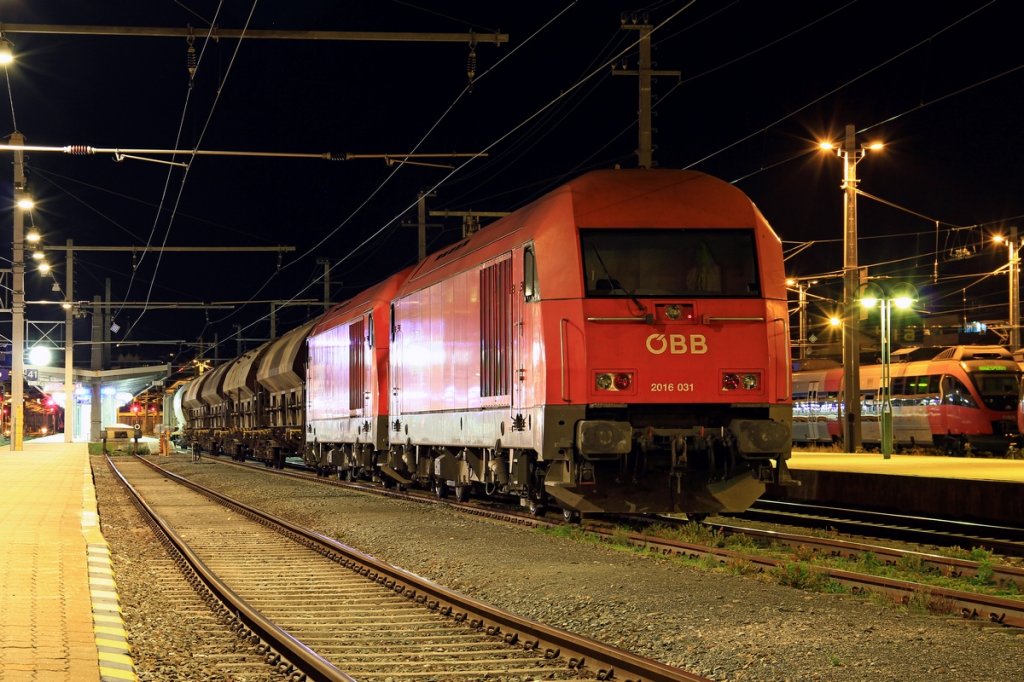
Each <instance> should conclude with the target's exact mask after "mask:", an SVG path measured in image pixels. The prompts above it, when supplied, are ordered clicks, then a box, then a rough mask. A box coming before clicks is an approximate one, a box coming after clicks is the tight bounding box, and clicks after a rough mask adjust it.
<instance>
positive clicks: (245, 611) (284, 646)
mask: <svg viewBox="0 0 1024 682" xmlns="http://www.w3.org/2000/svg"><path fill="white" fill-rule="evenodd" d="M140 459H141V458H140ZM106 460H107V465H108V466H109V467H110V470H111V472H112V473H113V474H114V476H115V477H116V478H117V479H118V480H119V481H120V482H121V485H122V486H124V488H125V490H127V491H128V493H129V494H130V495H131V498H132V501H133V502H134V503H135V506H136V507H137V508H138V509H139V511H141V512H142V513H143V515H144V516H145V517H146V519H147V520H148V521H149V523H150V525H151V526H153V527H154V530H157V531H158V534H159V535H161V536H162V537H163V539H165V540H166V544H168V545H169V547H170V548H171V549H173V551H174V552H176V553H177V554H178V555H179V556H180V557H181V559H182V562H183V565H182V568H183V569H185V568H187V569H188V570H190V571H191V572H192V574H193V575H194V576H195V578H197V579H198V581H201V583H202V587H205V591H207V592H208V593H209V594H210V595H212V597H213V598H215V599H216V600H217V601H218V602H220V603H221V604H223V605H224V606H225V607H227V608H228V609H230V611H231V612H232V613H233V617H234V619H235V620H236V621H237V624H236V626H235V627H236V629H238V630H239V632H240V635H245V636H246V637H247V638H249V639H250V641H251V638H252V637H257V638H258V639H259V641H261V642H263V643H264V646H266V647H267V652H266V654H265V655H266V659H267V662H268V663H269V664H272V665H275V666H276V667H278V669H279V671H281V672H283V673H285V674H287V672H289V671H288V670H287V666H289V665H291V666H293V667H294V668H295V669H297V670H299V671H301V673H302V674H304V675H305V676H306V677H307V678H308V679H310V680H316V681H318V682H320V681H323V682H356V680H355V679H354V678H352V677H350V676H349V675H347V674H345V673H344V672H342V671H341V670H339V669H338V668H336V667H335V666H334V665H332V664H331V663H330V662H328V661H327V660H325V659H324V658H323V657H321V656H320V655H319V654H317V653H315V652H314V651H312V650H311V649H309V647H307V646H306V645H305V644H303V643H302V642H299V641H298V640H296V639H295V638H294V637H292V636H291V635H290V634H289V633H287V632H285V631H284V630H282V629H281V628H279V627H277V626H276V625H275V624H274V623H273V622H272V621H270V620H268V619H267V618H266V617H265V616H263V614H261V613H260V612H259V611H258V610H256V609H254V608H253V607H252V606H250V605H249V603H248V602H246V601H245V600H244V599H242V598H241V597H240V596H239V595H238V594H236V593H235V592H234V591H233V590H232V589H231V588H230V587H228V586H227V585H226V584H224V583H223V582H222V581H221V580H220V579H219V578H218V577H217V576H216V574H215V573H213V572H212V571H211V570H210V569H209V568H208V567H207V566H206V564H205V563H204V562H203V561H202V559H200V558H199V557H198V556H196V555H195V553H194V552H193V551H192V550H191V548H190V547H189V546H188V544H187V543H185V541H184V540H182V539H181V537H180V536H179V535H178V534H177V533H176V532H175V531H174V529H173V528H171V527H170V526H169V525H168V524H167V523H166V522H165V521H164V520H163V519H162V518H161V517H160V516H159V515H158V514H157V513H156V512H155V511H154V510H153V509H152V507H150V506H149V504H148V503H147V502H146V500H145V499H143V497H142V495H141V494H140V493H139V492H138V491H137V490H136V489H135V488H134V487H133V486H132V484H131V483H129V482H128V480H127V479H126V478H125V477H124V475H123V474H122V473H121V472H120V470H118V468H117V466H116V465H115V464H114V462H113V460H112V459H111V458H110V456H107V457H106ZM143 461H145V460H143ZM182 562H179V563H182ZM190 582H192V583H193V586H194V587H195V588H196V589H200V585H199V584H197V583H196V582H194V581H190ZM246 629H247V630H248V631H246ZM275 652H276V653H275ZM275 656H276V659H275ZM282 659H283V660H282ZM282 668H284V669H282Z"/></svg>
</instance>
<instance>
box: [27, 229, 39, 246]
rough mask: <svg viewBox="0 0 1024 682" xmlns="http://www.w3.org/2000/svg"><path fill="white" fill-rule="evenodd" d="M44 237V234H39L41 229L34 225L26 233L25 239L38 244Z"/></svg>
mask: <svg viewBox="0 0 1024 682" xmlns="http://www.w3.org/2000/svg"><path fill="white" fill-rule="evenodd" d="M42 238H43V236H42V235H41V234H39V230H37V229H36V228H34V227H30V228H29V230H28V232H27V233H26V234H25V241H27V242H28V243H29V244H38V243H39V240H40V239H42Z"/></svg>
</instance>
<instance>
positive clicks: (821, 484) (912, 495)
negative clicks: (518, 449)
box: [766, 452, 1024, 527]
mask: <svg viewBox="0 0 1024 682" xmlns="http://www.w3.org/2000/svg"><path fill="white" fill-rule="evenodd" d="M789 467H790V470H791V471H792V474H793V478H795V479H796V480H798V481H800V483H801V485H800V487H798V488H786V489H781V490H780V489H776V488H773V489H771V490H770V491H769V494H768V495H766V497H768V498H771V499H779V500H791V501H794V502H813V503H816V504H823V505H829V506H836V507H843V506H853V507H858V508H867V509H875V510H878V511H887V512H896V513H904V514H915V515H919V516H941V517H946V518H958V519H963V520H967V521H976V522H981V523H991V524H997V525H1008V526H1015V527H1020V526H1022V525H1024V460H1020V459H994V458H978V457H938V456H928V455H899V454H894V455H892V457H891V458H890V459H884V458H883V457H882V455H880V454H878V453H866V454H865V453H857V454H850V453H820V452H794V453H793V457H792V458H791V459H790V460H789Z"/></svg>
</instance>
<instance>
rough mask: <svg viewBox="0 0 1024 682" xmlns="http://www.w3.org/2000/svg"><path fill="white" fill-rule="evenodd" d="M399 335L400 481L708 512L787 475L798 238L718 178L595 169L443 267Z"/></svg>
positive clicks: (607, 506) (730, 507)
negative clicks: (784, 244)
mask: <svg viewBox="0 0 1024 682" xmlns="http://www.w3.org/2000/svg"><path fill="white" fill-rule="evenodd" d="M376 319H378V321H379V316H377V318H376ZM388 339H389V341H390V384H391V386H390V406H389V414H388V433H389V439H388V441H389V450H388V452H387V453H386V459H385V460H384V461H383V462H382V469H381V470H382V472H383V473H384V474H386V475H389V476H391V477H392V478H394V479H395V481H397V482H398V483H402V484H408V483H412V482H416V483H419V484H424V485H431V486H433V487H434V488H435V490H437V491H438V492H439V493H442V494H443V493H444V492H445V491H446V490H448V489H451V488H454V490H455V491H456V493H457V494H460V495H463V494H466V493H467V492H469V491H471V490H473V491H474V492H478V493H484V494H494V493H506V494H512V495H516V496H519V497H520V498H521V501H522V503H523V504H524V505H527V506H529V507H531V508H532V509H533V510H539V509H540V508H542V507H543V506H545V505H547V504H553V505H556V506H558V507H560V508H561V509H562V510H563V511H564V512H565V513H566V515H567V516H572V515H575V514H577V513H578V512H588V513H589V512H685V513H689V514H694V515H702V514H707V513H712V512H721V511H740V510H743V509H746V508H747V507H748V506H749V505H750V504H751V502H753V501H754V500H755V499H756V498H757V497H759V496H760V495H761V494H762V492H763V491H764V489H765V482H766V481H769V480H771V479H773V477H774V478H775V480H777V481H783V482H784V481H785V480H786V479H787V475H786V474H787V471H786V466H785V461H786V459H788V457H789V455H790V451H791V443H792V441H791V420H792V401H791V395H790V366H789V362H790V356H789V327H788V314H787V308H786V291H785V284H784V272H783V263H782V250H781V245H780V242H779V239H778V237H777V236H776V235H775V233H774V232H773V231H772V229H771V227H770V226H769V225H768V223H767V222H766V220H765V219H764V217H763V216H762V215H761V213H760V212H759V211H758V210H757V208H756V207H755V206H754V205H753V203H752V202H751V201H750V199H749V198H747V197H746V196H745V195H744V194H743V193H742V192H740V191H739V190H737V189H736V188H735V187H733V186H731V185H729V184H728V183H725V182H722V181H720V180H717V179H714V178H712V177H709V176H706V175H703V174H700V173H695V172H689V171H670V170H615V171H597V172H593V173H589V174H587V175H584V176H582V177H581V178H579V179H577V180H575V181H572V182H570V183H569V184H567V185H565V186H563V187H561V188H559V189H557V190H555V191H553V192H552V193H550V194H548V195H546V196H545V197H543V198H541V199H540V200H538V201H536V202H534V203H532V204H530V205H528V206H526V207H525V208H523V209H520V210H519V211H517V212H515V213H513V214H511V215H510V216H508V217H506V218H503V219H502V220H500V221H498V222H496V223H494V224H493V225H491V226H488V227H487V228H485V229H483V230H481V231H480V232H477V233H475V234H473V235H471V236H470V237H468V238H466V239H464V240H462V241H460V242H458V243H456V244H453V245H452V246H450V247H448V248H447V249H444V250H443V251H441V252H439V253H436V254H433V255H431V256H429V257H427V259H426V260H424V261H423V262H422V263H420V264H419V265H418V266H417V267H416V269H415V270H414V271H413V272H412V274H411V275H410V276H409V277H408V279H407V280H405V281H404V282H403V283H402V284H401V286H400V287H399V289H398V291H397V292H396V294H395V297H394V301H393V303H392V305H391V315H390V327H389V329H388ZM773 461H774V466H773V464H772V462H773Z"/></svg>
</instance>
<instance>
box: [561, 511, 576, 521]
mask: <svg viewBox="0 0 1024 682" xmlns="http://www.w3.org/2000/svg"><path fill="white" fill-rule="evenodd" d="M562 518H563V519H565V522H566V523H579V522H580V513H579V512H578V511H576V510H575V509H563V510H562Z"/></svg>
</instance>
